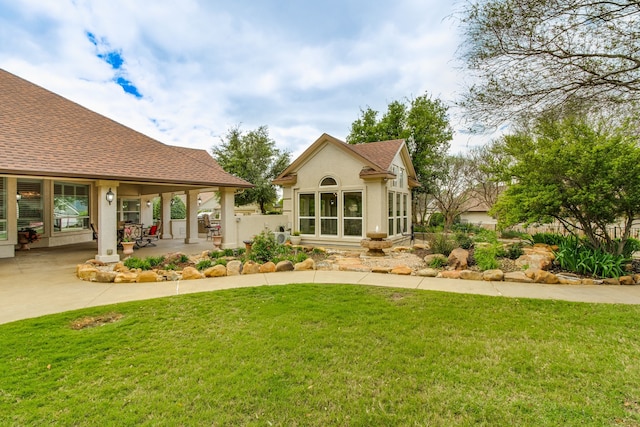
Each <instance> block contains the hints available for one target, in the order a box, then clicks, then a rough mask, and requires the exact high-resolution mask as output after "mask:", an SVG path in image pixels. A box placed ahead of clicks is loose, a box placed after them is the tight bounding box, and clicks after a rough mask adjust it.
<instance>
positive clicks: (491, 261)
mask: <svg viewBox="0 0 640 427" xmlns="http://www.w3.org/2000/svg"><path fill="white" fill-rule="evenodd" d="M497 253H498V245H496V244H486V245H479V246H476V248H475V250H474V252H473V257H474V258H475V260H476V265H477V266H478V268H479V269H480V270H482V271H485V270H493V269H495V268H498V265H499V264H498V260H497V259H496V256H497Z"/></svg>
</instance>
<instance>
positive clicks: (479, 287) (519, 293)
mask: <svg viewBox="0 0 640 427" xmlns="http://www.w3.org/2000/svg"><path fill="white" fill-rule="evenodd" d="M211 248H212V244H211V242H210V241H209V242H207V241H204V240H203V241H202V242H200V243H196V244H189V245H184V244H183V243H182V242H181V241H178V240H172V241H160V243H159V244H158V246H157V247H155V248H142V249H139V250H137V251H136V253H135V254H134V256H138V257H141V258H143V257H147V256H151V255H159V254H166V253H170V252H177V251H181V252H183V253H188V254H195V253H200V252H202V251H205V250H210V249H211ZM95 253H96V249H95V243H93V242H92V243H88V244H85V245H74V246H73V247H71V246H70V247H60V248H46V249H33V250H31V251H25V252H19V253H18V254H17V256H16V257H15V258H9V259H0V323H7V322H12V321H15V320H20V319H26V318H30V317H37V316H42V315H45V314H51V313H59V312H63V311H68V310H74V309H79V308H85V307H94V306H100V305H105V304H113V303H118V302H124V301H134V300H144V299H150V298H158V297H166V296H171V295H180V294H188V293H194V292H206V291H216V290H221V289H230V288H239V287H250V286H264V285H267V286H272V285H285V284H290V283H326V284H331V283H347V284H356V285H371V286H386V287H398V288H408V289H422V290H434V291H444V292H456V293H466V294H480V295H489V296H503V297H518V298H538V299H556V300H566V301H578V302H591V303H619V304H640V286H583V285H579V286H570V285H542V284H523V283H509V282H484V281H472V280H452V279H437V278H428V277H417V276H396V275H388V274H380V273H362V272H339V271H305V272H295V271H294V272H285V273H268V274H254V275H246V276H231V277H221V278H208V279H202V280H190V281H178V282H158V283H122V284H114V283H93V282H85V281H81V280H79V279H77V278H76V276H75V266H76V264H80V263H82V262H84V261H85V260H87V259H91V258H93V257H94V255H95Z"/></svg>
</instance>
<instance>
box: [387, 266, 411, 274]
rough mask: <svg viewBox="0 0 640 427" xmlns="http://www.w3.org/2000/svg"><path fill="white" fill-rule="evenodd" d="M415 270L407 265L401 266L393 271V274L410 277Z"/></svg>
mask: <svg viewBox="0 0 640 427" xmlns="http://www.w3.org/2000/svg"><path fill="white" fill-rule="evenodd" d="M411 273H413V270H412V269H410V268H409V267H407V266H406V265H399V266H397V267H395V268H393V269H392V270H391V274H398V275H400V276H410V275H411Z"/></svg>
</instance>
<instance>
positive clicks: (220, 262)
mask: <svg viewBox="0 0 640 427" xmlns="http://www.w3.org/2000/svg"><path fill="white" fill-rule="evenodd" d="M213 265H224V266H225V267H226V266H227V260H226V259H224V258H217V259H216V260H215V262H214V263H213Z"/></svg>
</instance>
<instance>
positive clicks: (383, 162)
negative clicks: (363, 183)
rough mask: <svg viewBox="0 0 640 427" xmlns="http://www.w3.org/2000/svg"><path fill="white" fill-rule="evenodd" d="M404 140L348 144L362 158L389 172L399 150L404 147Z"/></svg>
mask: <svg viewBox="0 0 640 427" xmlns="http://www.w3.org/2000/svg"><path fill="white" fill-rule="evenodd" d="M403 143H404V140H402V139H394V140H391V141H378V142H369V143H367V144H355V145H353V144H347V143H346V142H343V144H345V145H346V146H347V147H348V148H350V149H351V150H353V151H355V152H356V153H358V154H359V155H360V156H362V157H364V158H365V159H367V160H369V161H370V162H372V163H375V164H376V165H377V166H378V167H379V168H380V169H383V170H389V168H390V167H391V162H392V161H393V159H394V157H395V156H396V154H398V150H400V147H402V144H403Z"/></svg>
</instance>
